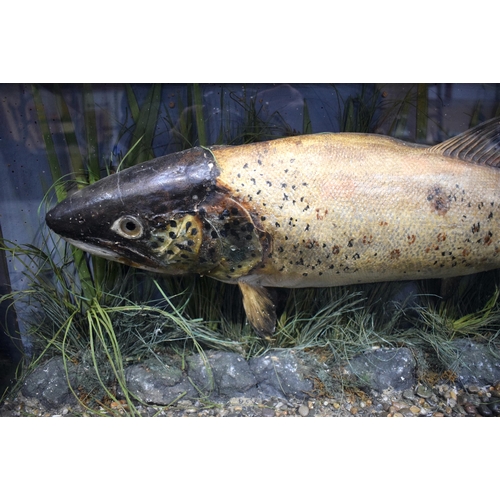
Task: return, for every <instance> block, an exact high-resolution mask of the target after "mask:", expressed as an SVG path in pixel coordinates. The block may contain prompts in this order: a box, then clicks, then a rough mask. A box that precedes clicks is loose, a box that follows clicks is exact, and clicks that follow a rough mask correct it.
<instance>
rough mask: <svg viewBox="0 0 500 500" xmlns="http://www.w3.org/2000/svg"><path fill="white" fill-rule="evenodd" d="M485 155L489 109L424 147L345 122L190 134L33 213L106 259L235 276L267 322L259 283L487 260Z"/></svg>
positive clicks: (493, 189) (497, 133) (490, 177)
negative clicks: (242, 137)
mask: <svg viewBox="0 0 500 500" xmlns="http://www.w3.org/2000/svg"><path fill="white" fill-rule="evenodd" d="M499 167H500V118H495V119H493V120H489V121H487V122H485V123H483V124H481V125H479V126H478V127H475V128H474V129H471V130H469V131H467V132H465V133H463V134H461V135H458V136H457V137H454V138H452V139H449V140H447V141H445V142H443V143H442V144H438V145H437V146H433V147H426V146H421V145H416V144H410V143H407V142H404V141H400V140H396V139H393V138H390V137H385V136H381V135H374V134H355V133H322V134H312V135H304V136H297V137H288V138H285V139H276V140H272V141H267V142H261V143H256V144H249V145H243V146H214V147H210V148H204V147H196V148H193V149H189V150H186V151H183V152H180V153H174V154H170V155H168V156H164V157H161V158H156V159H154V160H151V161H147V162H144V163H142V164H140V165H136V166H134V167H130V168H128V169H126V170H124V171H122V172H120V173H117V174H114V175H110V176H109V177H106V178H104V179H102V180H100V181H98V182H96V183H95V184H92V185H90V186H88V187H85V188H84V189H82V190H80V191H78V192H76V193H75V194H73V195H72V196H70V197H68V198H67V199H65V200H64V201H62V202H61V203H60V204H59V205H57V206H56V207H55V208H53V209H52V210H51V211H50V212H49V213H48V214H47V217H46V221H47V224H48V225H49V227H50V228H51V229H52V230H54V231H55V232H56V233H58V234H59V235H61V236H62V237H63V238H65V239H66V240H67V241H68V242H70V243H71V244H73V245H75V246H77V247H79V248H81V249H83V250H85V251H88V252H90V253H92V254H95V255H99V256H102V257H105V258H107V259H112V260H116V261H119V262H122V263H125V264H128V265H130V266H134V267H139V268H142V269H146V270H150V271H153V272H159V273H166V274H171V275H176V274H177V275H178V274H184V273H198V274H200V275H204V276H209V277H211V278H214V279H217V280H220V281H224V282H226V283H235V284H238V285H239V287H240V289H241V292H242V295H243V305H244V308H245V312H246V314H247V317H248V320H249V321H250V323H251V324H252V325H253V327H254V328H255V330H256V331H257V332H258V333H260V334H262V335H269V334H271V333H272V332H274V329H275V322H276V313H275V306H274V304H273V301H272V299H271V295H270V294H269V292H268V290H266V287H289V288H299V287H327V286H335V285H349V284H354V283H369V282H377V281H396V280H412V279H424V278H447V277H453V276H461V275H466V274H472V273H477V272H480V271H486V270H489V269H494V268H499V267H500V168H499Z"/></svg>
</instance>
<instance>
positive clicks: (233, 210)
mask: <svg viewBox="0 0 500 500" xmlns="http://www.w3.org/2000/svg"><path fill="white" fill-rule="evenodd" d="M238 213H239V212H238V209H237V208H235V207H233V208H231V214H232V215H238Z"/></svg>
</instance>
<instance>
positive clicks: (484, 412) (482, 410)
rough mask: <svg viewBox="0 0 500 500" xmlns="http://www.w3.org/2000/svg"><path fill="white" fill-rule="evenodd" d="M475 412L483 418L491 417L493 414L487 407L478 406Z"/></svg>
mask: <svg viewBox="0 0 500 500" xmlns="http://www.w3.org/2000/svg"><path fill="white" fill-rule="evenodd" d="M477 411H478V413H479V414H480V415H482V416H483V417H492V416H493V412H492V411H491V408H489V407H488V406H487V405H479V406H478V407H477Z"/></svg>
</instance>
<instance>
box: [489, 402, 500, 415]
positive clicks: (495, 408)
mask: <svg viewBox="0 0 500 500" xmlns="http://www.w3.org/2000/svg"><path fill="white" fill-rule="evenodd" d="M488 407H489V409H490V410H491V412H492V413H493V415H495V416H496V417H500V403H490V404H489V405H488Z"/></svg>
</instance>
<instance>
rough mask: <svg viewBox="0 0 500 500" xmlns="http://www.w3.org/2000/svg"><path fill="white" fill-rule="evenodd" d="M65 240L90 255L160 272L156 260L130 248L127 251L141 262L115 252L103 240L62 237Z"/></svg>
mask: <svg viewBox="0 0 500 500" xmlns="http://www.w3.org/2000/svg"><path fill="white" fill-rule="evenodd" d="M64 240H65V241H67V242H68V243H70V244H71V245H73V246H75V247H77V248H79V249H80V250H83V251H84V252H88V253H90V254H91V255H96V256H97V257H102V258H104V259H107V260H112V261H115V262H119V263H120V264H125V265H127V266H131V267H137V268H139V269H144V270H146V271H151V272H154V273H160V272H161V268H160V266H158V265H157V264H156V262H155V261H154V260H152V259H150V258H148V257H146V256H144V255H142V254H140V253H138V252H135V251H133V250H131V249H127V251H128V252H129V253H133V254H134V256H136V257H137V258H138V259H139V260H141V262H140V263H139V262H137V261H136V260H133V259H130V258H128V257H126V256H124V255H123V254H120V253H118V252H115V251H113V250H111V249H110V248H109V243H107V242H105V241H98V242H97V243H88V242H84V241H79V240H74V239H72V238H64Z"/></svg>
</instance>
